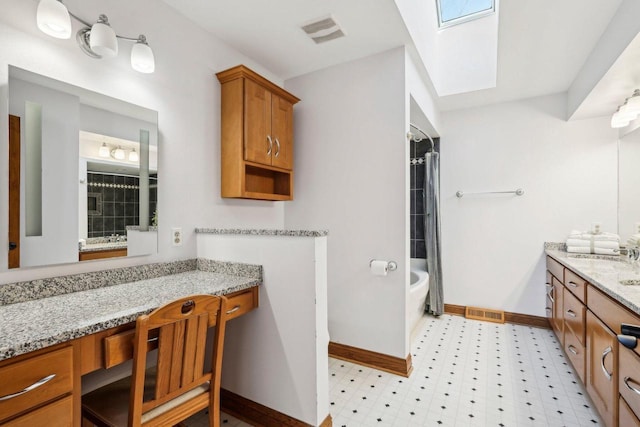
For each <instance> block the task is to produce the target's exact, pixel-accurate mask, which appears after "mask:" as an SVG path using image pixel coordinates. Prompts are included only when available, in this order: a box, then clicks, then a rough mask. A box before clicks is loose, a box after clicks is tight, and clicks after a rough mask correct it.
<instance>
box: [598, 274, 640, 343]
mask: <svg viewBox="0 0 640 427" xmlns="http://www.w3.org/2000/svg"><path fill="white" fill-rule="evenodd" d="M587 301H588V304H587V305H588V306H589V310H591V311H592V312H594V313H596V315H597V316H598V317H599V318H600V320H602V321H603V322H604V323H605V324H606V325H607V326H608V327H609V328H610V329H611V330H613V331H614V332H615V333H616V334H619V333H621V330H620V325H621V324H622V323H629V324H632V325H640V316H638V315H637V314H635V313H633V312H631V311H630V310H628V309H627V308H626V307H624V306H622V305H620V304H618V303H617V302H616V301H614V300H613V299H612V298H611V297H609V296H608V295H605V294H604V293H602V292H601V291H599V290H598V289H596V288H595V287H594V286H593V285H589V287H588V288H587ZM634 351H635V352H636V353H637V354H639V355H640V346H638V347H636V348H635V350H634Z"/></svg>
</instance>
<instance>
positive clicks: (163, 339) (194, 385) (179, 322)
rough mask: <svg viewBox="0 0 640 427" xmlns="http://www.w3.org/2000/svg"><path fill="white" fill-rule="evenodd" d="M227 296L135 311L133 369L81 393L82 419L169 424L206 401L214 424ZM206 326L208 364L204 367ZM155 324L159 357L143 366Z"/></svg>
mask: <svg viewBox="0 0 640 427" xmlns="http://www.w3.org/2000/svg"><path fill="white" fill-rule="evenodd" d="M226 302H227V300H226V298H225V297H215V296H209V295H194V296H190V297H187V298H182V299H179V300H177V301H174V302H171V303H169V304H166V305H164V306H162V307H160V308H158V309H156V310H154V311H153V312H151V313H150V314H148V315H143V316H140V317H138V319H137V320H136V332H135V338H134V350H133V370H132V375H131V376H130V377H128V378H124V379H123V380H120V381H117V382H115V383H113V384H109V385H107V386H104V387H102V388H100V389H98V390H95V391H93V392H91V393H88V394H87V395H85V396H83V397H82V417H83V419H84V420H85V421H89V422H91V423H94V424H95V425H97V426H100V427H116V426H129V427H138V426H145V427H151V426H172V425H175V424H177V423H179V422H181V421H182V420H184V419H186V418H188V417H189V416H191V415H193V414H194V413H196V412H198V411H200V410H202V409H204V408H207V407H208V408H209V425H210V426H215V427H218V426H219V425H220V371H221V368H222V349H223V344H224V331H225V322H226V313H227V311H226ZM211 327H215V329H216V331H215V339H214V342H213V360H212V368H211V372H204V362H205V346H206V342H207V330H208V328H211ZM155 330H157V340H158V353H157V361H158V363H157V366H156V367H153V368H150V369H147V353H148V351H149V350H148V342H149V336H150V335H149V334H150V333H152V332H153V331H155ZM152 336H155V333H154V334H153V335H152ZM153 339H155V338H151V340H153Z"/></svg>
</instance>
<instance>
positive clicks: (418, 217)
mask: <svg viewBox="0 0 640 427" xmlns="http://www.w3.org/2000/svg"><path fill="white" fill-rule="evenodd" d="M433 142H434V143H435V147H436V151H438V152H440V138H434V139H433ZM409 144H410V145H411V147H410V150H409V153H410V154H409V156H410V159H409V161H410V168H411V172H410V174H411V184H410V185H411V187H410V194H409V196H410V197H411V215H410V223H411V242H410V248H411V258H426V257H427V250H426V246H425V236H424V202H423V191H424V175H425V165H424V155H425V154H426V153H427V151H428V150H429V149H430V148H431V143H430V142H429V140H426V139H423V140H422V141H420V142H415V141H411V142H410V143H409Z"/></svg>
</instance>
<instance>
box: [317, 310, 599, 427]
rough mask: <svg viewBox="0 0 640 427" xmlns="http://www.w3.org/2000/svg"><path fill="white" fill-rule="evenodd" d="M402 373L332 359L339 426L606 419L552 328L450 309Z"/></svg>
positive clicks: (422, 333)
mask: <svg viewBox="0 0 640 427" xmlns="http://www.w3.org/2000/svg"><path fill="white" fill-rule="evenodd" d="M416 329H417V331H416V332H414V337H415V338H414V340H413V343H414V344H413V345H412V348H411V355H412V358H413V367H414V371H413V373H412V374H411V377H410V378H402V377H398V376H395V375H391V374H387V373H384V372H380V371H377V370H375V369H370V368H366V367H362V366H359V365H355V364H352V363H348V362H344V361H341V360H336V359H329V375H330V377H329V378H330V392H329V394H330V402H331V414H332V417H333V425H334V426H335V427H340V426H348V427H364V426H367V427H369V426H402V427H407V426H439V425H442V426H456V427H458V426H465V427H466V426H545V427H546V426H595V425H602V423H601V421H600V419H599V418H598V416H597V414H596V413H595V409H593V408H592V404H591V402H590V400H589V398H588V397H587V395H586V392H585V390H584V389H583V387H582V385H581V384H580V382H579V379H578V378H577V376H576V375H575V374H574V373H573V370H572V368H571V366H570V364H569V362H568V360H567V359H566V358H565V357H564V355H563V353H562V350H561V347H560V345H559V344H558V342H557V341H556V339H555V336H554V335H553V332H551V330H546V329H539V328H533V327H528V326H519V325H511V324H503V325H500V324H495V323H488V322H480V321H474V320H467V319H465V318H463V317H458V316H449V315H444V316H441V317H440V318H433V317H425V318H423V319H422V321H421V324H420V325H419V326H418V327H417V328H416Z"/></svg>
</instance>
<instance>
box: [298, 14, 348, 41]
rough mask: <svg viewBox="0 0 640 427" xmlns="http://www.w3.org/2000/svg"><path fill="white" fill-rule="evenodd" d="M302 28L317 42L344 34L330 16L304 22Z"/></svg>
mask: <svg viewBox="0 0 640 427" xmlns="http://www.w3.org/2000/svg"><path fill="white" fill-rule="evenodd" d="M301 28H302V30H303V31H304V32H305V33H307V35H308V36H309V37H311V40H313V41H314V42H316V43H317V44H320V43H324V42H328V41H329V40H334V39H338V38H340V37H344V36H345V35H346V34H345V33H344V31H342V28H340V25H339V24H338V23H337V22H336V21H335V19H333V17H332V16H327V17H325V18H320V19H314V20H313V21H311V22H309V23H306V24H304V25H303V26H302V27H301Z"/></svg>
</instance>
